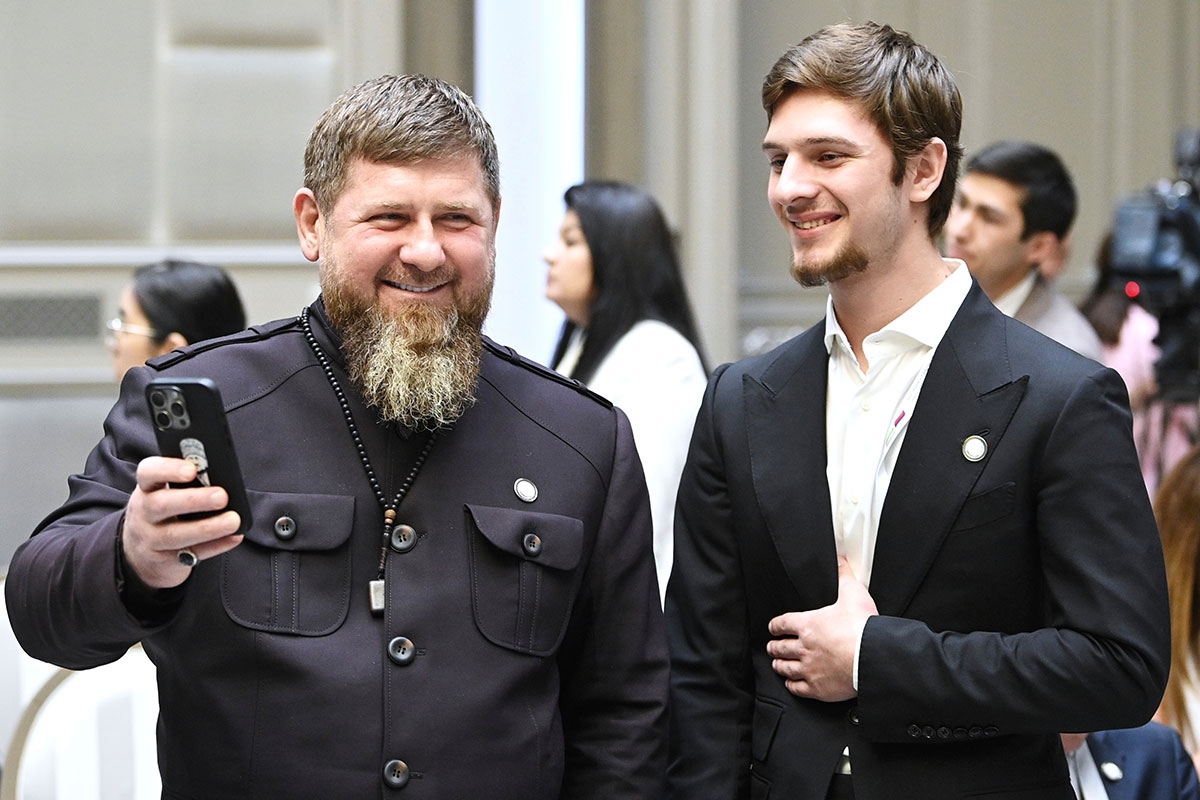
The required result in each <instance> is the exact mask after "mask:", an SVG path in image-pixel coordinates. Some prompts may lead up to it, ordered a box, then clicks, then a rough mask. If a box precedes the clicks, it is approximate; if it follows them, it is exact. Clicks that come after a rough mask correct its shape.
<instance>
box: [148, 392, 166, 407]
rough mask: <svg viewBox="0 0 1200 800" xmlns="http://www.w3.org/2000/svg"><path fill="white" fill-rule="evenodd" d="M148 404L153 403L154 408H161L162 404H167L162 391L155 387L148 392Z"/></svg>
mask: <svg viewBox="0 0 1200 800" xmlns="http://www.w3.org/2000/svg"><path fill="white" fill-rule="evenodd" d="M150 404H151V405H153V406H154V407H155V408H162V407H163V406H165V405H166V404H167V396H166V395H165V394H163V393H162V392H160V391H159V390H157V389H155V390H154V391H153V392H151V393H150Z"/></svg>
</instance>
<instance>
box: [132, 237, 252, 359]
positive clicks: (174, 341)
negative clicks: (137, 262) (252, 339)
mask: <svg viewBox="0 0 1200 800" xmlns="http://www.w3.org/2000/svg"><path fill="white" fill-rule="evenodd" d="M245 327H246V312H245V310H244V309H243V308H242V299H241V297H240V296H239V295H238V291H237V287H235V286H234V285H233V281H232V280H230V278H229V276H228V275H227V274H226V273H225V271H224V270H223V269H221V268H220V267H218V266H214V265H212V264H200V263H196V262H193V261H160V262H157V263H154V264H147V265H145V266H143V267H139V268H138V269H137V270H136V271H135V272H134V273H133V280H132V281H130V283H129V285H128V286H126V287H125V288H124V289H123V290H122V291H121V300H120V306H119V310H118V312H117V317H116V319H114V320H112V321H111V322H109V323H108V330H109V337H108V346H109V350H111V351H112V357H113V372H114V374H115V376H116V379H117V380H118V381H119V380H121V378H122V377H123V376H124V375H125V372H126V370H128V369H129V368H130V367H136V366H140V365H141V364H144V363H146V360H147V359H150V358H153V357H155V356H157V355H162V354H163V353H169V352H171V351H172V350H174V349H175V348H176V347H182V346H183V345H185V344H193V343H195V342H199V341H203V340H204V339H213V338H216V337H217V336H224V335H226V334H229V333H236V332H237V331H240V330H242V329H243V328H245Z"/></svg>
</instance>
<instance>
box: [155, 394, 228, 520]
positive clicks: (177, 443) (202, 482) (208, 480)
mask: <svg viewBox="0 0 1200 800" xmlns="http://www.w3.org/2000/svg"><path fill="white" fill-rule="evenodd" d="M146 402H147V404H148V405H149V407H150V415H151V418H152V420H153V422H154V434H155V438H156V440H157V442H158V448H159V452H160V454H161V455H164V456H167V457H170V458H182V459H185V460H187V461H190V462H191V463H192V464H193V465H195V467H196V480H195V481H193V482H192V483H191V484H189V485H190V486H220V487H221V488H223V489H224V490H225V492H226V494H228V495H229V506H228V508H229V509H231V510H233V511H236V512H237V513H238V516H240V517H241V526H240V527H239V528H238V530H237V533H245V532H246V531H247V530H248V529H249V528H250V524H251V521H252V520H251V514H250V502H249V500H248V499H247V497H246V489H245V486H244V485H243V483H242V472H241V468H240V467H239V466H238V460H237V454H236V452H235V450H234V446H233V438H232V437H231V436H230V434H229V425H228V423H227V422H226V420H225V410H224V405H223V404H222V402H221V393H220V391H218V389H217V386H216V384H214V383H213V382H212V381H211V380H209V379H207V378H155V379H154V380H152V381H150V383H149V384H147V386H146ZM212 513H220V512H210V513H206V514H196V515H191V514H189V515H185V516H184V517H182V518H184V519H193V518H197V517H204V516H211V515H212Z"/></svg>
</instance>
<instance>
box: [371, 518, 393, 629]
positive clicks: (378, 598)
mask: <svg viewBox="0 0 1200 800" xmlns="http://www.w3.org/2000/svg"><path fill="white" fill-rule="evenodd" d="M395 524H396V509H395V508H388V509H384V512H383V547H382V548H381V549H380V551H379V577H378V578H376V579H375V580H373V581H371V582H370V583H368V584H367V590H368V592H370V597H371V613H372V614H375V615H376V616H378V615H380V614H382V613H383V607H384V602H385V600H386V598H387V591H386V588H385V584H384V582H383V571H384V567H385V566H386V564H387V548H388V540H389V539H390V538H391V537H392V527H393V526H394V525H395Z"/></svg>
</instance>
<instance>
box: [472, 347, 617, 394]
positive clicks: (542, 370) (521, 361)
mask: <svg viewBox="0 0 1200 800" xmlns="http://www.w3.org/2000/svg"><path fill="white" fill-rule="evenodd" d="M483 345H484V347H485V348H486V349H487V350H489V351H491V352H492V353H494V354H495V355H497V356H499V357H500V358H503V359H504V360H505V361H508V362H509V363H512V364H516V365H517V366H518V367H523V368H524V369H527V370H529V371H530V372H534V373H536V374H538V375H541V376H542V377H543V378H549V379H550V380H552V381H554V382H555V383H561V384H562V385H563V386H567V387H570V388H572V389H574V390H575V391H577V392H579V393H580V394H582V395H585V396H587V397H590V398H592V399H593V400H595V401H596V402H597V403H599V404H600V405H602V406H604V407H605V408H612V407H613V404H612V401H611V400H609V399H608V398H607V397H604V396H603V395H599V394H596V393H595V392H593V391H592V390H591V389H589V388H587V387H586V386H584V385H583V384H582V383H580V382H579V381H577V380H575V379H574V378H568V377H567V376H566V375H562V374H560V373H557V372H555V371H554V370H552V369H550V368H549V367H547V366H545V365H544V364H539V363H538V362H536V361H532V360H530V359H528V358H526V357H525V356H523V355H521V354H520V353H518V352H517V351H516V350H513V349H512V348H511V347H508V346H506V345H502V344H497V343H496V342H493V341H492V340H491V339H489V338H487V337H486V336H485V337H483Z"/></svg>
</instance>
